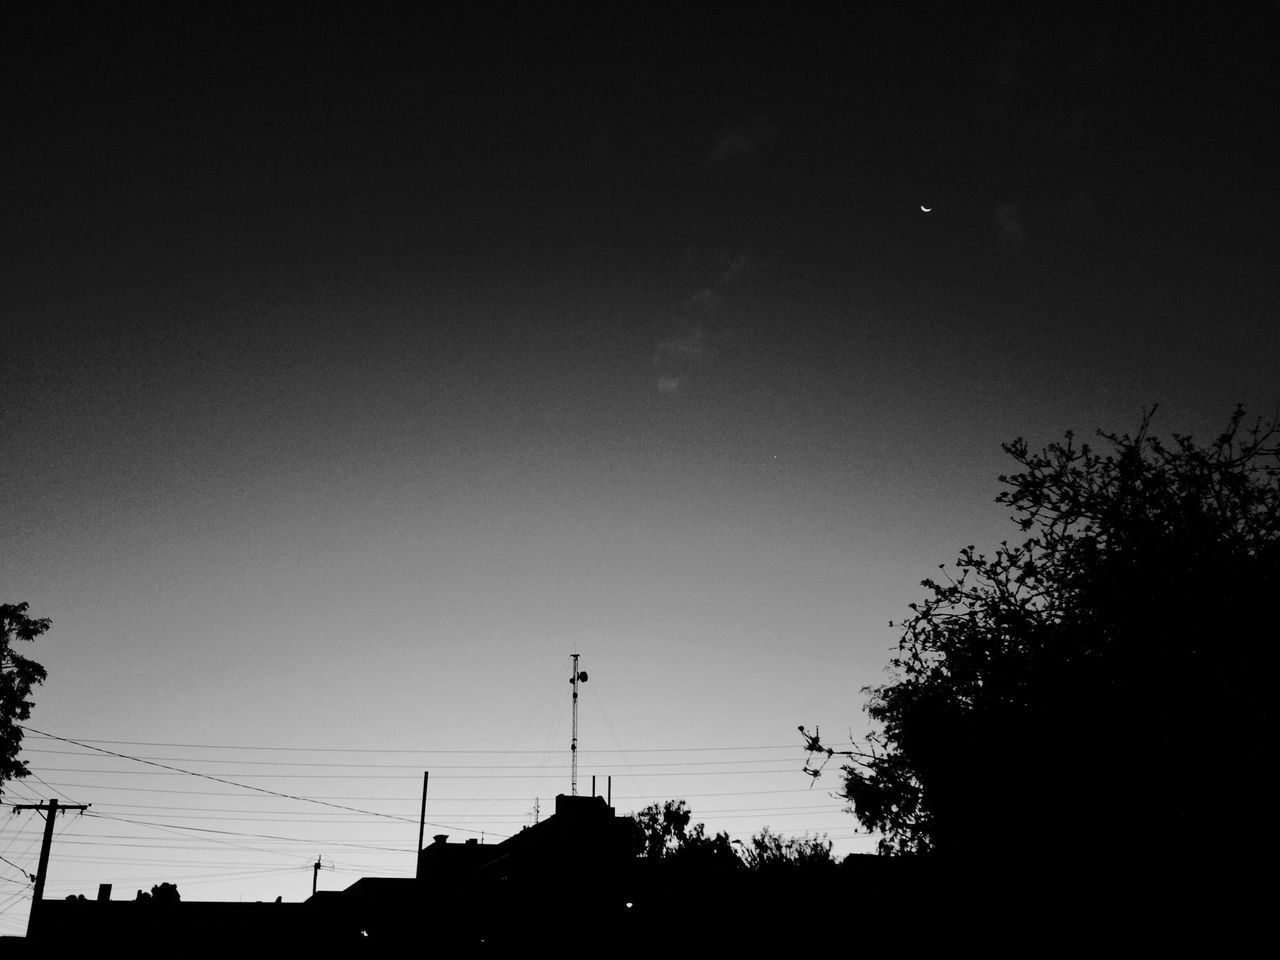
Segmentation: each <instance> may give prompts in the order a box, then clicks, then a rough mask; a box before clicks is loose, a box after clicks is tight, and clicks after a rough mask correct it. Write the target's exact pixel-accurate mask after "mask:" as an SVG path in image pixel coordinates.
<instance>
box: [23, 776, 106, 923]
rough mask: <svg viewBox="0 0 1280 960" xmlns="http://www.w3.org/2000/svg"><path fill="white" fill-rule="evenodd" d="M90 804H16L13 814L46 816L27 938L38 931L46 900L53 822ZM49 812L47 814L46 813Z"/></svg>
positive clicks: (52, 802)
mask: <svg viewBox="0 0 1280 960" xmlns="http://www.w3.org/2000/svg"><path fill="white" fill-rule="evenodd" d="M89 806H90V804H87V803H68V804H59V803H58V801H57V799H56V798H54V799H52V800H50V801H49V802H48V803H19V804H14V807H13V812H14V813H17V812H18V811H19V810H39V811H40V812H41V813H44V814H45V817H44V843H42V844H41V845H40V866H38V867H37V868H36V889H35V892H34V894H33V895H32V897H31V913H30V915H28V917H27V936H28V937H30V936H31V935H32V934H33V933H34V932H35V931H36V930H37V926H36V914H37V913H38V912H39V910H40V901H41V900H43V899H44V878H45V875H46V874H47V873H48V872H49V848H50V847H51V846H52V845H53V821H54V820H56V819H57V818H58V813H59V812H61V813H66V812H67V811H68V810H79V811H80V812H82V813H83V812H84V811H85V810H88V809H89ZM46 811H47V812H46Z"/></svg>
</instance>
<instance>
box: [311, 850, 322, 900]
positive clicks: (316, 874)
mask: <svg viewBox="0 0 1280 960" xmlns="http://www.w3.org/2000/svg"><path fill="white" fill-rule="evenodd" d="M319 880H320V854H318V853H317V854H316V862H315V866H313V867H312V868H311V895H312V896H313V897H314V896H315V895H316V884H317V883H318V882H319Z"/></svg>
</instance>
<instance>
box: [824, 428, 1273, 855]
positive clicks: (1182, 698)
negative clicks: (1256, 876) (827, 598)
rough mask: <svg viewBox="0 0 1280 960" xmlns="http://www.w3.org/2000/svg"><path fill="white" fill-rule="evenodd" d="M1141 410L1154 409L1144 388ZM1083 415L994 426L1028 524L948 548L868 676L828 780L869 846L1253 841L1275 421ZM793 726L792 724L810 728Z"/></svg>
mask: <svg viewBox="0 0 1280 960" xmlns="http://www.w3.org/2000/svg"><path fill="white" fill-rule="evenodd" d="M1153 412H1154V411H1153ZM1243 422H1244V414H1243V411H1242V410H1240V409H1237V410H1236V411H1235V413H1234V414H1233V416H1232V417H1231V419H1230V422H1229V425H1228V427H1227V429H1226V430H1225V431H1224V432H1223V433H1222V434H1221V435H1220V436H1218V437H1216V438H1215V439H1214V440H1213V441H1212V442H1210V443H1208V444H1205V445H1200V444H1197V443H1195V442H1194V441H1193V440H1192V438H1191V437H1189V436H1179V435H1176V434H1175V435H1174V436H1173V440H1172V442H1170V443H1166V442H1162V441H1161V440H1159V439H1158V438H1156V437H1155V436H1152V435H1151V433H1150V431H1149V428H1150V414H1148V415H1147V416H1146V417H1144V418H1143V422H1142V425H1141V428H1140V429H1139V430H1138V431H1137V433H1136V434H1134V435H1129V434H1124V435H1116V434H1110V433H1103V432H1101V431H1099V434H1098V435H1099V436H1100V437H1101V438H1102V439H1103V440H1104V441H1105V444H1106V447H1105V448H1104V449H1103V450H1095V449H1094V448H1093V447H1091V446H1090V445H1089V444H1087V443H1078V442H1077V441H1076V439H1075V438H1074V437H1073V436H1072V434H1070V433H1068V434H1067V435H1066V438H1065V440H1063V441H1062V442H1058V443H1053V444H1051V445H1049V446H1048V447H1047V448H1045V449H1044V450H1042V451H1040V452H1032V451H1031V450H1030V448H1029V447H1028V445H1027V444H1026V442H1025V441H1023V440H1021V439H1019V440H1015V441H1013V442H1012V443H1009V444H1006V445H1004V450H1005V452H1006V453H1008V454H1009V456H1011V457H1012V458H1013V459H1014V461H1016V463H1017V465H1018V467H1019V469H1018V471H1017V472H1015V473H1013V474H1011V475H1010V476H1006V477H1001V478H1000V480H1001V481H1002V482H1003V483H1004V484H1006V485H1007V489H1006V490H1004V491H1003V492H1002V493H1000V495H999V496H998V497H997V502H999V503H1003V504H1007V505H1008V506H1009V507H1011V508H1012V510H1013V520H1014V521H1015V522H1016V523H1017V525H1018V527H1019V529H1020V531H1021V532H1022V533H1023V534H1026V535H1027V538H1026V539H1025V540H1024V541H1023V542H1022V543H1020V544H1016V545H1010V544H1009V543H1008V542H1003V543H1001V544H1000V545H999V547H998V548H996V549H995V551H994V552H993V553H992V554H991V555H990V556H988V555H985V554H982V553H978V552H977V551H976V550H975V548H974V547H967V548H966V549H964V550H963V551H961V553H960V556H959V559H958V560H957V561H956V564H955V567H956V570H955V571H954V572H953V573H950V574H947V573H944V575H943V576H942V577H941V578H940V579H939V580H936V581H935V580H926V581H924V583H923V586H924V587H925V588H926V590H927V591H928V594H927V596H926V598H925V599H924V600H923V602H921V603H918V604H912V605H911V609H912V611H913V615H912V616H911V618H910V619H908V620H907V621H906V622H905V623H903V624H902V628H903V634H902V638H901V640H900V643H899V647H898V651H897V654H896V655H895V656H894V658H893V659H892V661H891V671H892V674H893V679H892V681H891V682H889V683H886V684H884V685H883V686H880V687H877V688H875V689H870V688H868V689H866V690H864V692H865V693H868V694H869V695H870V698H869V702H868V705H867V712H868V714H869V715H870V716H871V718H872V719H873V720H875V721H878V723H879V727H880V729H879V732H878V733H876V734H874V735H873V736H872V737H871V738H870V740H869V742H868V743H867V744H866V745H865V746H863V747H859V748H856V749H854V750H849V751H832V750H830V748H824V747H823V746H822V745H821V744H820V743H819V742H818V740H817V736H816V733H815V734H814V735H813V736H812V737H811V738H810V744H809V746H810V749H811V750H815V749H816V750H817V751H820V752H825V753H826V755H827V757H828V758H829V757H830V756H831V755H832V754H833V753H836V754H842V755H844V756H846V757H848V758H849V761H850V762H849V763H848V764H847V765H846V766H845V768H844V769H845V783H844V794H845V796H846V797H847V798H848V799H849V800H850V801H851V802H852V804H853V810H854V813H855V814H856V815H857V817H858V819H859V820H860V821H861V822H862V823H863V824H864V825H865V826H866V827H868V828H871V829H874V830H877V831H882V832H883V834H884V839H883V841H882V843H881V852H884V853H895V854H923V853H935V854H938V855H942V856H953V857H960V856H965V857H972V856H986V857H988V858H989V857H1002V858H1009V857H1018V856H1038V857H1041V858H1044V857H1045V856H1046V855H1051V856H1054V857H1056V858H1057V859H1058V860H1062V859H1064V858H1068V857H1073V856H1076V855H1079V854H1081V853H1083V852H1084V851H1089V852H1090V853H1091V854H1092V855H1097V854H1099V853H1107V852H1108V851H1110V852H1111V853H1117V852H1119V851H1124V852H1125V853H1126V854H1128V855H1132V856H1134V857H1139V858H1144V859H1147V860H1150V859H1151V858H1153V857H1163V856H1172V857H1176V858H1179V859H1182V858H1186V857H1188V856H1190V855H1192V854H1199V853H1206V854H1209V855H1214V856H1216V855H1219V854H1224V855H1230V854H1232V853H1234V852H1245V851H1248V852H1250V853H1252V854H1254V855H1258V856H1265V854H1264V850H1266V849H1268V848H1271V847H1274V846H1275V840H1274V839H1273V833H1274V831H1272V830H1271V828H1270V826H1269V824H1267V823H1266V822H1265V820H1266V817H1265V815H1264V814H1263V810H1264V807H1263V804H1264V803H1265V802H1266V801H1267V800H1269V798H1270V797H1271V796H1272V795H1273V793H1272V786H1273V784H1272V780H1273V775H1272V773H1271V768H1272V767H1273V766H1274V763H1275V759H1274V749H1275V747H1274V744H1275V742H1276V732H1277V731H1276V706H1275V705H1276V702H1277V697H1276V695H1275V682H1276V677H1277V666H1278V664H1277V649H1280V645H1278V644H1277V630H1276V621H1277V615H1276V613H1275V604H1276V599H1277V598H1280V443H1278V442H1277V437H1278V430H1277V425H1276V424H1275V423H1272V424H1269V425H1267V424H1263V423H1262V422H1261V421H1259V422H1257V423H1255V424H1254V425H1253V426H1252V427H1245V426H1243ZM806 736H808V735H807V734H806Z"/></svg>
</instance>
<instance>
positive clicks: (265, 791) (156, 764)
mask: <svg viewBox="0 0 1280 960" xmlns="http://www.w3.org/2000/svg"><path fill="white" fill-rule="evenodd" d="M18 726H20V727H22V729H23V730H29V731H31V732H33V733H38V734H40V736H43V737H49V738H50V739H52V740H61V741H63V742H64V743H71V744H75V745H76V746H82V747H85V748H86V749H88V750H94V751H97V752H98V753H103V754H107V755H108V756H113V757H119V758H120V759H122V760H133V761H134V762H136V763H143V764H147V765H148V766H153V767H159V768H161V769H163V770H165V771H167V772H169V773H171V774H186V775H188V776H192V777H200V778H201V779H204V780H211V781H213V782H214V783H221V784H225V785H227V786H230V787H239V788H241V789H242V790H252V791H255V792H257V793H263V794H267V795H268V796H273V797H281V798H283V799H285V800H296V801H298V802H300V803H315V804H319V805H321V806H325V807H334V808H335V809H338V810H347V811H349V812H352V813H363V814H367V815H369V816H372V817H385V818H387V819H390V820H401V821H405V822H409V823H412V822H413V821H412V820H411V819H410V818H408V817H400V816H396V815H394V814H389V813H382V812H380V811H375V810H364V809H361V808H360V807H352V806H348V805H346V804H340V803H333V802H331V801H328V800H319V799H316V798H314V797H303V796H299V795H297V794H292V793H283V792H281V791H279V790H269V789H267V788H266V787H259V786H255V785H253V784H248V783H239V782H237V781H235V780H229V779H227V778H225V777H217V776H214V775H213V774H210V773H199V772H197V771H194V770H184V769H182V768H180V767H173V766H169V765H168V764H164V763H159V762H157V761H155V760H143V759H140V758H138V757H133V756H130V755H128V754H125V753H119V752H117V751H115V750H107V749H106V748H104V747H97V746H92V745H90V744H87V743H81V742H80V741H77V740H72V739H71V738H70V737H60V736H56V735H55V734H51V733H45V732H44V731H43V730H35V729H34V728H32V727H28V726H26V725H25V724H18ZM121 772H123V771H121ZM431 825H432V826H434V827H444V828H446V829H460V830H463V832H468V831H466V829H465V828H463V827H458V828H454V827H452V826H450V825H448V824H443V823H432V824H431Z"/></svg>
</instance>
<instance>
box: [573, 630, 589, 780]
mask: <svg viewBox="0 0 1280 960" xmlns="http://www.w3.org/2000/svg"><path fill="white" fill-rule="evenodd" d="M569 682H570V683H571V684H573V741H572V742H571V743H570V744H569V757H570V761H569V793H570V795H571V796H574V797H576V796H577V795H578V684H579V683H586V682H587V671H585V670H583V671H582V672H581V673H579V672H578V655H577V654H576V653H575V654H573V675H572V676H571V677H569Z"/></svg>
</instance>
